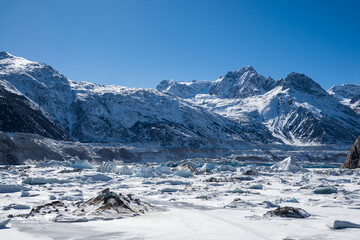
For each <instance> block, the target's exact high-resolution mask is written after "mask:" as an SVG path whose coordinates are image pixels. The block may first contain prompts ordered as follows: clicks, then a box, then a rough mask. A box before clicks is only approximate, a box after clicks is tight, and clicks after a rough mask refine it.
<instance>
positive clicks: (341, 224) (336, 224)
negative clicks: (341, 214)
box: [328, 220, 360, 229]
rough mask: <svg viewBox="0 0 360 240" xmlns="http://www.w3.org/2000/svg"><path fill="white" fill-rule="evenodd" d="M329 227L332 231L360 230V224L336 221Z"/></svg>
mask: <svg viewBox="0 0 360 240" xmlns="http://www.w3.org/2000/svg"><path fill="white" fill-rule="evenodd" d="M328 226H329V227H330V228H332V229H345V228H360V224H357V223H352V222H348V221H340V220H335V221H334V222H333V223H332V224H331V225H328Z"/></svg>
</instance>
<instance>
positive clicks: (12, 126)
mask: <svg viewBox="0 0 360 240" xmlns="http://www.w3.org/2000/svg"><path fill="white" fill-rule="evenodd" d="M0 116H1V117H0V129H1V131H5V132H23V133H33V134H38V135H41V136H44V137H48V138H53V139H57V140H70V139H71V137H70V136H69V135H68V134H66V132H65V130H64V129H63V128H62V126H61V125H60V124H59V122H58V121H57V120H56V119H55V118H54V117H52V116H51V115H50V114H49V113H48V112H46V111H45V110H44V109H43V108H42V107H41V106H39V105H38V104H36V103H34V102H33V101H32V100H30V99H29V98H27V97H26V96H24V95H23V94H22V93H21V92H19V91H18V90H17V89H16V88H15V87H14V86H13V85H11V84H10V83H9V82H7V81H6V80H2V79H0Z"/></svg>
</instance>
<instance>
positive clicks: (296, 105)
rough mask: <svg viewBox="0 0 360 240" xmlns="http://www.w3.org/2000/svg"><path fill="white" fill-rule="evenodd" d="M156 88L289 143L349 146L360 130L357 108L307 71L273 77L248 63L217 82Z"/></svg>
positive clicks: (172, 82) (171, 83) (171, 84)
mask: <svg viewBox="0 0 360 240" xmlns="http://www.w3.org/2000/svg"><path fill="white" fill-rule="evenodd" d="M204 83H206V87H204V88H201V91H199V92H198V93H197V92H196V90H197V89H199V86H205V84H204ZM157 89H159V90H162V91H166V92H171V93H174V94H177V95H179V96H180V97H184V98H185V99H186V100H187V101H188V102H191V103H194V104H197V105H199V106H202V107H205V108H207V109H208V110H209V111H213V112H215V113H218V114H220V115H222V116H224V117H226V118H229V119H232V120H234V121H237V122H239V123H242V124H244V123H245V122H251V123H255V122H256V123H257V124H258V125H263V126H264V127H265V128H267V129H268V130H269V131H270V132H272V134H273V136H274V137H276V138H280V139H282V141H283V142H285V143H288V144H295V145H306V144H333V143H349V144H350V143H351V142H353V141H354V139H356V136H357V135H358V134H359V133H360V127H359V124H358V123H359V117H358V116H357V115H356V114H355V112H354V111H352V110H351V109H350V108H348V107H347V106H344V105H343V104H341V103H339V101H338V100H337V99H336V98H334V97H333V96H331V95H329V94H328V93H327V92H326V91H325V90H324V89H322V88H321V86H320V85H319V84H317V83H316V82H314V81H313V80H312V79H310V78H308V77H306V76H305V75H303V74H297V73H291V74H289V75H288V76H287V77H286V78H285V79H279V80H274V79H272V78H265V77H263V76H261V75H259V74H258V73H256V71H255V70H254V69H253V68H252V67H250V66H248V67H245V68H242V69H240V70H238V71H236V72H230V73H228V74H226V75H225V76H224V77H221V78H219V79H218V80H216V81H212V82H211V81H200V82H191V83H184V82H179V83H176V82H174V81H163V82H161V83H160V84H159V85H158V86H157ZM179 89H181V91H179ZM186 89H188V90H189V92H190V93H191V94H187V92H186Z"/></svg>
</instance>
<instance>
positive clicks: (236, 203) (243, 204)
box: [225, 198, 257, 208]
mask: <svg viewBox="0 0 360 240" xmlns="http://www.w3.org/2000/svg"><path fill="white" fill-rule="evenodd" d="M225 207H228V208H253V207H257V205H256V204H254V203H251V202H249V201H245V200H242V199H241V198H235V199H234V200H233V201H232V202H231V203H230V204H228V205H226V206H225Z"/></svg>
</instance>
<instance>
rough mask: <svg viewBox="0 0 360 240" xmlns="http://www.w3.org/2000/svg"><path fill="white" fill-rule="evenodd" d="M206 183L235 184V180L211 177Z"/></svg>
mask: <svg viewBox="0 0 360 240" xmlns="http://www.w3.org/2000/svg"><path fill="white" fill-rule="evenodd" d="M205 182H234V178H227V177H223V178H216V177H210V178H207V179H205Z"/></svg>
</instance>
